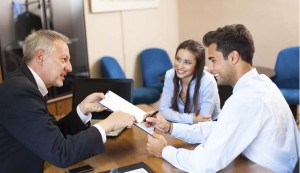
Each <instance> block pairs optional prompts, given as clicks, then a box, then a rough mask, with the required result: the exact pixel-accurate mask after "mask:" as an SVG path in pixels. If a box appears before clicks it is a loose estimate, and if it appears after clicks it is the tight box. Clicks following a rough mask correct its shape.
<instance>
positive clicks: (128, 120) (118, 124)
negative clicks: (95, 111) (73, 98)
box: [98, 111, 136, 133]
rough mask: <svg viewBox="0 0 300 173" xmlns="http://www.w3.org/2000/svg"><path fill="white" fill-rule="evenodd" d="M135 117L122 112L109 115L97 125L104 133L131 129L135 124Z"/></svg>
mask: <svg viewBox="0 0 300 173" xmlns="http://www.w3.org/2000/svg"><path fill="white" fill-rule="evenodd" d="M135 121H136V120H135V117H134V116H133V115H131V114H127V113H125V112H122V111H116V112H114V113H111V114H110V115H109V116H108V117H107V118H106V119H105V120H103V121H100V122H99V123H98V124H99V125H100V126H101V127H102V128H103V129H104V131H105V132H106V133H108V132H111V131H114V130H117V129H119V128H123V127H131V126H132V125H133V123H134V122H135Z"/></svg>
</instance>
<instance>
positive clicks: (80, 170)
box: [65, 165, 94, 173]
mask: <svg viewBox="0 0 300 173" xmlns="http://www.w3.org/2000/svg"><path fill="white" fill-rule="evenodd" d="M93 170H94V168H93V167H92V166H91V165H84V166H81V167H78V168H73V169H70V170H68V171H66V172H65V173H84V172H89V171H93Z"/></svg>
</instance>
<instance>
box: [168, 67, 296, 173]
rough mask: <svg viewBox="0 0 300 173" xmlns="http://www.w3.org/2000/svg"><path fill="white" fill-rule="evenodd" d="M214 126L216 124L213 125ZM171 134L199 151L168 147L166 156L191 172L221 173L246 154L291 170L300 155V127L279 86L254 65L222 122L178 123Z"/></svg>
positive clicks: (229, 102)
mask: <svg viewBox="0 0 300 173" xmlns="http://www.w3.org/2000/svg"><path fill="white" fill-rule="evenodd" d="M212 127H213V128H212ZM172 135H173V136H175V137H179V138H181V139H184V140H186V141H188V142H191V143H196V142H198V143H202V142H204V143H203V144H201V145H199V146H197V147H196V148H195V149H194V150H187V149H176V148H174V147H172V146H167V147H165V148H164V149H163V153H162V157H163V158H164V159H165V160H167V161H168V162H170V163H171V164H173V165H174V166H176V167H177V168H179V169H182V170H184V171H187V172H217V171H219V170H221V169H223V168H225V167H226V166H227V165H228V164H230V163H231V162H232V161H233V160H234V159H235V158H236V157H237V156H238V155H240V154H241V153H242V154H243V155H244V156H245V157H247V158H248V159H250V160H252V161H253V162H255V163H257V164H259V165H261V166H263V167H265V168H268V169H270V170H273V171H275V172H280V173H287V172H292V171H293V168H294V166H295V163H296V161H297V159H298V157H299V154H300V152H299V148H297V147H299V130H298V128H297V125H296V123H295V120H294V117H293V115H292V112H291V110H290V108H289V106H288V104H287V102H286V101H285V99H284V97H283V96H282V94H281V92H280V91H279V89H278V88H277V86H276V85H275V84H274V83H273V82H272V81H271V80H270V79H269V78H268V77H267V76H265V75H259V74H258V73H257V71H256V69H252V70H251V71H249V72H248V73H246V74H245V75H244V76H242V77H241V78H240V79H239V81H238V82H237V83H236V85H235V87H234V89H233V95H232V96H231V97H230V98H229V99H228V100H227V101H226V103H225V105H224V107H223V109H222V111H221V113H220V116H219V119H218V121H217V122H205V123H199V124H197V125H193V126H188V125H179V124H176V123H175V124H174V126H173V132H172Z"/></svg>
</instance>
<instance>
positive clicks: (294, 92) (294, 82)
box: [272, 46, 300, 115]
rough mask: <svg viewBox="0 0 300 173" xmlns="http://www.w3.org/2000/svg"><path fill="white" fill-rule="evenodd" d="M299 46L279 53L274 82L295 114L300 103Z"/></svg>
mask: <svg viewBox="0 0 300 173" xmlns="http://www.w3.org/2000/svg"><path fill="white" fill-rule="evenodd" d="M299 48H300V47H299V46H295V47H289V48H285V49H283V50H281V51H280V52H279V53H278V56H277V60H276V64H275V72H276V76H275V77H273V78H272V80H273V82H274V83H275V84H276V85H277V86H278V88H279V89H280V91H281V92H282V94H283V96H284V98H285V99H286V101H287V103H288V104H289V105H290V107H291V108H292V111H293V114H294V115H295V111H297V110H293V109H297V105H298V104H299Z"/></svg>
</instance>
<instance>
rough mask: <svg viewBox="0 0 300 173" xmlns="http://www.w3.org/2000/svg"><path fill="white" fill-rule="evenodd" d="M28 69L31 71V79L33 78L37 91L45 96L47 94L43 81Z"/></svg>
mask: <svg viewBox="0 0 300 173" xmlns="http://www.w3.org/2000/svg"><path fill="white" fill-rule="evenodd" d="M28 68H29V70H30V71H31V73H32V75H33V77H34V79H35V81H36V84H37V86H38V89H39V91H40V92H41V94H42V95H43V96H45V95H47V94H48V89H47V87H46V85H45V83H44V82H43V80H42V79H41V78H40V77H39V75H38V74H36V73H35V71H33V70H32V69H31V68H30V67H28Z"/></svg>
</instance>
